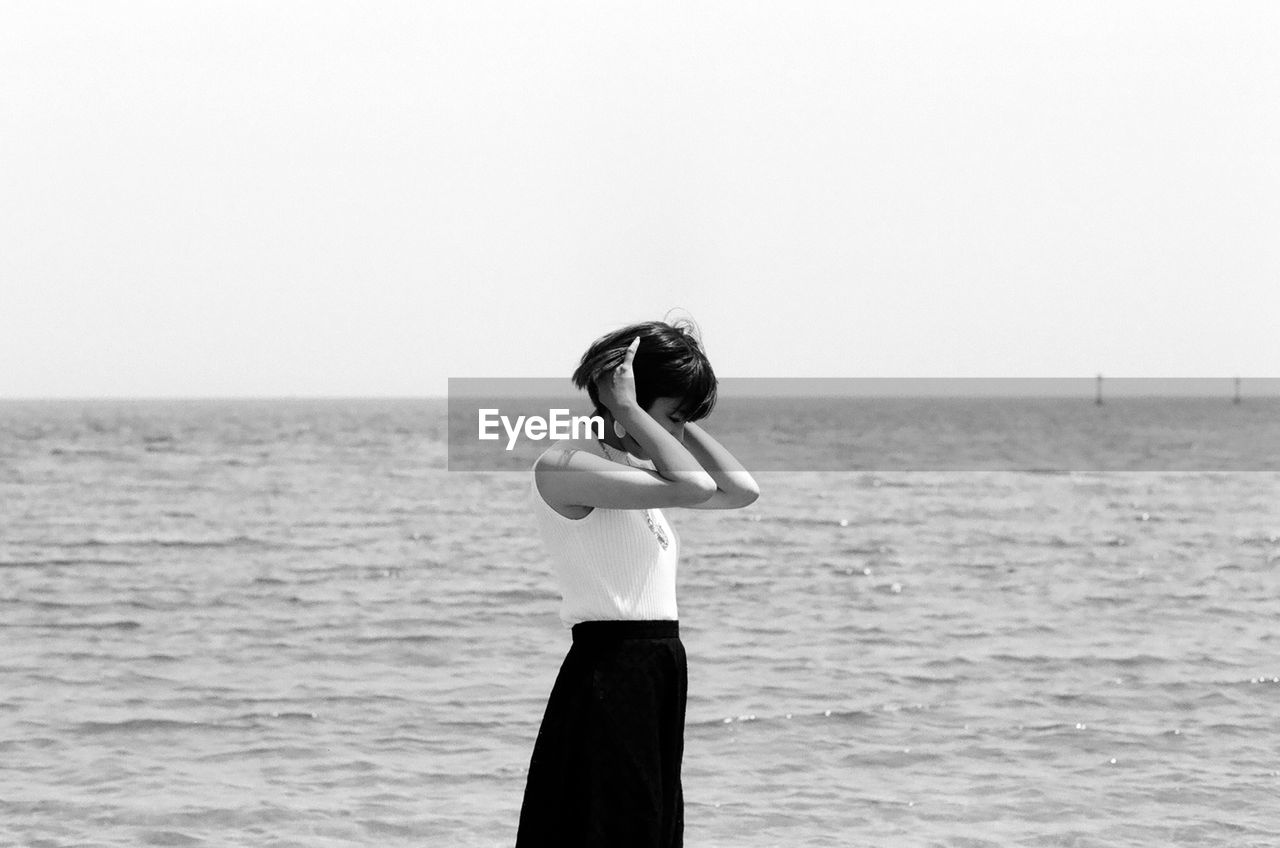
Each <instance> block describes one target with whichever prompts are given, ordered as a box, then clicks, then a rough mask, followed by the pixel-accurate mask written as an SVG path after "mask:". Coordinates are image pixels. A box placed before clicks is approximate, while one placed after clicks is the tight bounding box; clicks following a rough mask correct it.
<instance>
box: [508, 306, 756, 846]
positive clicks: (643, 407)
mask: <svg viewBox="0 0 1280 848" xmlns="http://www.w3.org/2000/svg"><path fill="white" fill-rule="evenodd" d="M573 381H574V384H575V385H577V387H578V388H580V389H581V388H585V389H586V390H587V394H588V395H589V396H590V398H591V401H592V403H594V404H595V406H596V414H597V415H599V416H601V417H602V418H603V419H604V425H605V426H604V438H603V439H591V438H583V439H578V440H572V439H570V440H565V441H561V442H558V443H557V444H555V445H553V446H552V447H551V448H549V449H548V450H547V451H546V452H545V453H543V454H542V456H541V457H539V458H538V461H537V462H536V463H535V464H534V469H533V470H534V474H533V482H534V490H533V500H534V507H533V508H534V510H535V512H536V515H537V522H538V525H539V529H540V530H541V532H542V536H543V540H544V542H545V543H546V546H547V551H548V553H549V554H550V556H551V559H552V562H553V564H554V567H555V571H556V577H557V579H558V581H559V583H560V592H561V596H562V598H563V603H562V605H561V609H560V618H561V621H562V622H563V623H564V624H565V626H566V627H572V628H573V645H572V647H571V648H570V649H569V654H568V656H567V657H565V660H564V664H563V665H562V666H561V668H560V673H559V676H558V677H557V678H556V682H555V685H554V687H553V688H552V690H551V697H550V700H549V702H548V704H547V710H546V714H545V715H544V716H543V719H542V727H541V729H540V730H539V731H538V739H537V741H536V743H535V744H534V748H533V757H532V760H531V762H530V765H529V778H528V784H527V786H526V788H525V795H524V804H523V807H522V808H521V811H520V829H519V834H518V835H517V837H516V845H517V848H535V846H538V847H539V848H541V846H556V848H560V846H602V848H625V846H645V848H658V846H661V847H662V848H671V847H672V846H680V845H681V844H682V839H683V833H684V803H683V797H682V794H681V788H680V760H681V757H682V755H683V752H684V714H685V691H686V683H687V666H686V663H685V653H684V647H683V645H681V643H680V635H679V625H678V621H677V618H678V617H677V614H676V592H675V583H676V560H677V556H678V554H679V548H680V540H679V537H678V536H677V535H676V534H675V531H674V530H673V529H672V528H671V525H669V524H668V523H667V520H666V517H665V516H664V515H663V513H662V508H663V507H688V508H692V509H736V508H738V507H743V506H747V505H748V504H750V503H752V502H754V501H755V499H756V498H757V497H758V496H759V489H758V488H757V487H756V483H755V480H753V479H752V477H751V475H750V474H749V473H747V471H746V470H745V469H743V467H742V465H741V464H740V463H739V462H738V461H737V460H736V459H734V458H733V456H732V455H731V454H730V453H729V452H728V451H727V450H725V449H724V448H723V447H721V446H720V444H718V443H717V442H716V441H715V440H714V439H713V438H711V437H710V436H709V435H707V433H706V432H705V431H704V430H703V429H702V428H701V427H699V426H698V425H697V424H695V423H694V422H695V421H697V420H699V419H701V418H704V417H706V415H707V414H708V413H710V412H711V408H712V406H713V405H714V404H715V398H716V378H715V373H714V372H713V371H712V370H711V363H710V362H709V361H708V360H707V357H706V355H705V354H704V353H703V351H702V348H701V345H700V344H699V343H698V340H697V338H696V337H695V336H694V335H693V333H692V332H691V331H690V330H689V329H688V328H687V327H685V326H671V325H669V324H665V323H662V322H649V323H644V324H636V325H634V326H630V327H626V328H624V329H621V330H618V331H617V332H615V333H612V334H610V335H607V336H605V337H603V338H601V339H599V340H597V341H596V342H595V344H593V345H592V346H591V347H590V349H588V350H587V352H586V354H584V355H583V357H582V362H581V364H580V365H579V366H578V369H577V371H575V372H574V375H573Z"/></svg>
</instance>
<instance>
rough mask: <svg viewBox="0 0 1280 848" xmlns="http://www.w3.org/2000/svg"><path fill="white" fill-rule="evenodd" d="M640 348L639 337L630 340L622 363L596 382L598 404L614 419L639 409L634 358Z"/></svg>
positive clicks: (602, 375)
mask: <svg viewBox="0 0 1280 848" xmlns="http://www.w3.org/2000/svg"><path fill="white" fill-rule="evenodd" d="M639 348H640V337H639V336H636V337H635V338H634V339H632V341H631V344H630V345H629V346H628V347H627V352H626V353H625V354H623V357H622V362H621V363H620V364H619V365H618V366H617V367H616V368H612V369H610V370H608V371H606V372H604V373H603V374H601V375H600V379H599V380H597V381H596V393H597V394H598V395H599V397H600V403H601V404H602V405H603V406H604V407H605V408H606V409H608V410H609V411H610V412H612V413H613V417H614V418H619V417H622V416H625V415H626V414H628V413H632V412H635V411H636V410H637V409H639V403H637V401H636V376H635V366H634V364H633V363H634V362H635V358H636V351H637V350H638V349H639Z"/></svg>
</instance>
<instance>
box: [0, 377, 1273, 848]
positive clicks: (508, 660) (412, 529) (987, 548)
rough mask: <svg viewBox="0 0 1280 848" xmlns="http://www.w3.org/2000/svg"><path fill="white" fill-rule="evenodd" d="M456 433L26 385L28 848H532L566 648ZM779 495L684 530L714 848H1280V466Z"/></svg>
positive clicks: (10, 626)
mask: <svg viewBox="0 0 1280 848" xmlns="http://www.w3.org/2000/svg"><path fill="white" fill-rule="evenodd" d="M1177 404H1178V402H1176V401H1171V402H1170V407H1169V414H1170V419H1171V420H1187V419H1186V418H1185V417H1180V415H1179V409H1178V407H1177ZM893 414H894V413H893V412H892V411H890V412H886V413H884V415H885V416H889V418H891V416H892V415H893ZM1110 414H1113V415H1114V414H1118V413H1115V412H1112V413H1110ZM1228 414H1230V407H1229V406H1225V405H1224V406H1223V413H1222V416H1223V417H1221V418H1215V417H1214V416H1213V415H1209V416H1207V417H1206V416H1203V415H1202V416H1199V417H1195V418H1194V420H1195V422H1196V423H1195V425H1194V426H1195V427H1196V428H1197V432H1198V434H1199V437H1198V438H1199V441H1198V443H1202V444H1205V445H1207V446H1209V447H1207V448H1206V449H1212V445H1213V444H1215V438H1214V433H1215V430H1214V428H1215V427H1220V428H1227V427H1230V426H1232V425H1231V423H1230V419H1228V418H1226V417H1225V416H1227V415H1228ZM889 418H886V420H883V421H880V422H878V424H877V426H880V427H883V428H888V429H889V430H892V428H893V427H894V426H895V424H894V422H893V421H892V420H889ZM1215 422H1216V423H1215ZM901 423H903V425H904V426H905V425H906V424H907V423H908V422H901ZM710 426H712V427H713V428H714V421H713V422H712V424H711V425H710ZM443 429H444V414H443V405H442V403H440V402H432V401H314V402H290V401H260V402H253V401H238V402H227V401H222V402H213V401H206V402H185V403H183V402H85V403H78V402H57V403H52V402H48V403H20V402H6V403H0V845H23V846H72V845H94V846H137V845H174V846H195V845H209V846H239V845H244V846H286V845H296V846H307V848H319V847H320V846H355V845H361V846H364V845H379V846H401V845H404V846H409V845H415V846H421V845H432V846H435V845H440V846H503V845H510V844H511V843H512V841H513V839H514V833H515V824H516V819H517V814H518V809H519V804H520V799H521V792H522V790H523V786H524V778H525V770H526V767H527V765H528V758H529V754H530V751H531V749H532V744H533V739H534V736H535V734H536V732H537V727H538V722H539V720H540V718H541V711H542V708H543V706H544V704H545V700H546V696H547V694H548V692H549V691H550V687H551V683H552V681H553V679H554V677H555V673H556V670H557V668H558V666H559V663H560V661H561V659H562V658H563V655H564V652H565V650H566V649H567V647H568V642H569V640H568V633H567V632H566V631H564V630H562V629H561V627H560V625H559V622H558V619H557V615H556V612H557V605H558V598H557V595H556V593H555V587H554V583H553V581H552V579H551V576H550V571H549V568H548V566H547V565H546V563H545V561H544V559H543V554H542V551H541V547H540V544H539V542H538V540H537V538H536V535H535V533H534V530H533V525H532V522H531V519H530V517H529V513H528V506H527V501H526V498H527V496H528V480H527V478H526V477H524V476H522V475H512V474H460V473H448V472H445V471H443V470H442V469H443V466H444V456H445V447H444V444H443V441H442V432H443ZM974 436H975V438H976V439H980V438H981V437H982V433H980V432H975V434H974ZM760 482H761V485H762V489H763V492H764V494H763V496H762V498H761V500H760V502H759V503H757V504H756V505H755V506H753V507H751V508H750V509H747V510H742V511H737V512H729V513H703V512H696V511H679V510H673V511H672V513H671V516H670V517H671V520H672V521H673V522H674V523H676V525H677V526H678V528H679V530H680V534H681V539H682V541H683V552H684V554H685V556H684V559H683V560H682V562H681V578H680V604H681V619H682V622H681V629H682V635H683V638H684V641H685V643H686V646H687V648H688V652H689V657H690V700H689V711H688V727H687V734H686V756H685V767H684V779H685V796H686V799H687V810H686V814H687V830H686V844H688V845H690V846H724V848H739V846H846V845H849V846H894V845H903V846H917V845H919V846H933V845H942V846H1015V845H1017V846H1022V845H1026V846H1131V845H1132V846H1136V845H1142V846H1164V845H1210V846H1232V848H1239V847H1240V846H1275V845H1278V844H1280V834H1278V833H1277V827H1278V825H1277V822H1280V629H1278V628H1277V621H1280V473H1277V472H1275V471H1264V472H1255V473H1246V472H1232V473H1213V472H1183V473H1150V472H1146V473H1129V472H1123V473H1121V472H1116V473H1062V474H1032V473H1015V472H978V471H953V472H945V473H923V472H893V473H871V472H863V473H853V472H844V473H834V472H829V473H820V472H815V473H804V474H801V473H773V474H766V475H761V481H760Z"/></svg>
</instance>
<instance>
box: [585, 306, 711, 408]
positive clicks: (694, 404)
mask: <svg viewBox="0 0 1280 848" xmlns="http://www.w3.org/2000/svg"><path fill="white" fill-rule="evenodd" d="M637 336H639V337H640V347H639V348H638V349H637V350H636V355H635V359H634V360H632V365H633V366H634V368H635V378H636V401H637V402H639V404H640V407H641V408H642V409H645V410H648V409H649V407H651V406H653V402H654V401H655V400H657V399H658V398H662V397H675V398H680V399H681V402H680V405H679V407H677V412H679V414H680V415H682V416H683V417H684V419H685V420H686V421H698V420H700V419H702V418H706V417H707V416H708V415H710V414H711V409H712V407H714V406H715V404H716V374H715V372H714V371H712V370H711V361H710V360H708V359H707V355H706V353H704V352H703V350H702V342H701V341H700V340H699V339H698V335H697V327H696V325H694V324H693V323H692V322H690V321H677V322H676V323H675V324H674V325H673V324H668V323H666V322H664V321H646V322H644V323H642V324H632V325H631V326H629V327H623V328H622V329H621V330H616V331H614V332H612V333H609V334H608V335H606V336H601V337H600V338H598V339H596V341H595V342H594V343H593V344H592V345H591V347H589V348H587V352H586V353H584V354H583V355H582V362H581V363H580V364H579V365H578V368H577V370H576V371H574V372H573V384H574V385H575V386H577V387H578V388H580V389H586V390H587V395H588V396H590V398H591V403H592V404H594V405H595V408H596V413H597V414H602V413H603V412H604V411H605V410H604V408H603V407H602V406H601V404H600V395H599V393H598V392H597V391H596V381H598V380H599V379H600V378H601V377H602V376H603V375H604V374H605V372H607V371H609V370H611V369H613V368H616V367H618V366H619V365H621V364H622V360H623V358H624V357H625V356H626V353H627V348H628V347H630V345H631V342H632V340H634V339H635V338H636V337H637Z"/></svg>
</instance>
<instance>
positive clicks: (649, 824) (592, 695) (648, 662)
mask: <svg viewBox="0 0 1280 848" xmlns="http://www.w3.org/2000/svg"><path fill="white" fill-rule="evenodd" d="M688 679H689V678H688V665H687V661H686V659H685V653H684V645H683V644H681V642H680V627H679V624H678V623H677V622H675V621H588V622H583V623H582V624H578V625H575V626H574V628H573V646H572V647H571V648H570V649H569V654H568V656H566V657H565V660H564V664H563V665H561V667H560V674H559V675H558V676H557V677H556V682H555V685H554V686H553V687H552V689H551V698H550V700H549V701H548V703H547V711H546V714H545V715H544V716H543V718H542V727H541V729H540V730H539V731H538V739H537V741H536V742H535V743H534V746H533V758H532V760H531V761H530V763H529V780H528V783H527V785H526V786H525V791H524V804H523V806H522V807H521V810H520V829H519V833H518V834H517V836H516V848H543V846H548V848H549V847H550V846H555V848H585V847H586V846H591V848H595V847H596V846H600V848H632V846H634V847H635V848H641V846H643V848H680V846H681V845H683V841H684V796H683V794H682V792H681V788H680V760H681V758H682V757H683V756H684V711H685V698H686V695H687V692H688Z"/></svg>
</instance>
